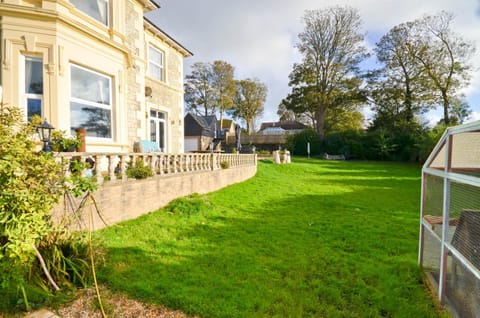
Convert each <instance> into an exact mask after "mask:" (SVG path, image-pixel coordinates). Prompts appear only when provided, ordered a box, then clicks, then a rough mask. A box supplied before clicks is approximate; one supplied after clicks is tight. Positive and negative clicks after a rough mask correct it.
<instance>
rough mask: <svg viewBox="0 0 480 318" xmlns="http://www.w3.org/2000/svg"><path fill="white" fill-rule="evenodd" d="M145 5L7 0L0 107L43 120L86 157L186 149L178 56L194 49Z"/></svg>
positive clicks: (1, 27) (1, 30)
mask: <svg viewBox="0 0 480 318" xmlns="http://www.w3.org/2000/svg"><path fill="white" fill-rule="evenodd" d="M157 9H159V5H158V4H157V3H156V2H154V1H150V0H124V1H114V0H3V1H2V2H1V3H0V46H1V51H0V52H1V59H2V63H1V71H0V82H1V85H2V87H3V96H2V102H3V103H6V104H9V105H18V106H19V107H21V108H22V109H23V110H24V114H25V120H28V118H29V117H31V116H32V115H40V116H41V117H42V118H45V119H46V120H47V121H48V122H49V123H50V124H52V125H53V126H54V127H55V128H57V129H60V130H64V131H66V132H67V133H70V134H73V133H74V132H75V130H76V129H78V128H85V129H86V131H87V134H86V151H87V152H111V153H112V152H118V153H122V152H129V151H132V150H133V145H134V144H135V143H136V142H138V141H140V140H152V141H155V142H157V143H158V145H159V148H160V150H161V151H162V152H169V153H175V152H183V141H184V138H183V116H184V114H183V59H184V58H186V57H189V56H191V55H192V53H191V52H190V51H188V50H187V49H186V48H184V47H183V46H182V45H181V44H179V43H178V42H177V41H175V40H174V39H173V38H172V37H170V36H169V35H168V34H166V33H165V32H163V31H162V30H161V29H160V28H158V27H157V26H156V25H155V24H154V23H153V22H152V21H149V20H148V19H146V18H145V17H144V14H145V13H147V12H150V11H152V10H157Z"/></svg>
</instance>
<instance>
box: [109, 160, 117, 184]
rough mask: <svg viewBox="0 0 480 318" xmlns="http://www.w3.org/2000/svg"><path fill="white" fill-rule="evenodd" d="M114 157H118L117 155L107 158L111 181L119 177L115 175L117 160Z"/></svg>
mask: <svg viewBox="0 0 480 318" xmlns="http://www.w3.org/2000/svg"><path fill="white" fill-rule="evenodd" d="M114 158H117V155H109V156H107V159H108V175H109V177H110V182H115V181H117V177H116V176H115V160H114Z"/></svg>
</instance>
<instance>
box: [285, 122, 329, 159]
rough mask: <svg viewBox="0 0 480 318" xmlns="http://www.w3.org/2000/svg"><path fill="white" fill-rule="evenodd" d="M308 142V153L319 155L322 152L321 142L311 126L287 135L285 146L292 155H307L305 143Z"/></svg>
mask: <svg viewBox="0 0 480 318" xmlns="http://www.w3.org/2000/svg"><path fill="white" fill-rule="evenodd" d="M308 142H309V143H310V154H311V155H312V156H314V155H320V154H321V153H323V149H322V142H321V140H320V137H319V136H318V134H317V132H316V131H315V130H313V129H312V128H308V129H305V130H303V131H301V132H299V133H297V134H294V135H289V136H287V142H286V145H285V146H286V148H287V149H288V150H290V153H291V154H292V155H300V156H306V155H307V150H308V149H307V143H308Z"/></svg>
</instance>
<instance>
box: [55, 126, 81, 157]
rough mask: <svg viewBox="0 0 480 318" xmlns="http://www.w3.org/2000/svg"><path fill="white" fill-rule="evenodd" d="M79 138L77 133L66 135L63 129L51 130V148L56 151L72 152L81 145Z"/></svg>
mask: <svg viewBox="0 0 480 318" xmlns="http://www.w3.org/2000/svg"><path fill="white" fill-rule="evenodd" d="M81 143H82V142H81V140H80V139H79V138H78V136H77V135H75V136H71V137H69V136H67V135H66V132H65V131H62V130H54V131H52V149H53V151H58V152H73V151H76V150H77V149H78V148H79V147H80V146H81Z"/></svg>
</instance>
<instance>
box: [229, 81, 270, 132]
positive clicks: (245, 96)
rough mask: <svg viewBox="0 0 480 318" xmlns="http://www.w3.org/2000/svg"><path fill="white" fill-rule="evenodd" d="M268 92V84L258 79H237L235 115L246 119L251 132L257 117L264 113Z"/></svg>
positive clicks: (248, 130) (248, 129)
mask: <svg viewBox="0 0 480 318" xmlns="http://www.w3.org/2000/svg"><path fill="white" fill-rule="evenodd" d="M267 92H268V89H267V86H266V85H265V84H264V83H262V82H260V80H258V79H245V80H240V81H237V92H236V94H235V99H234V105H235V107H234V109H233V116H234V117H236V118H240V119H243V120H244V121H245V123H246V124H247V133H249V134H251V133H252V132H253V129H254V126H255V119H256V118H257V117H258V116H260V115H261V114H262V113H263V108H264V104H265V100H266V99H267Z"/></svg>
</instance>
